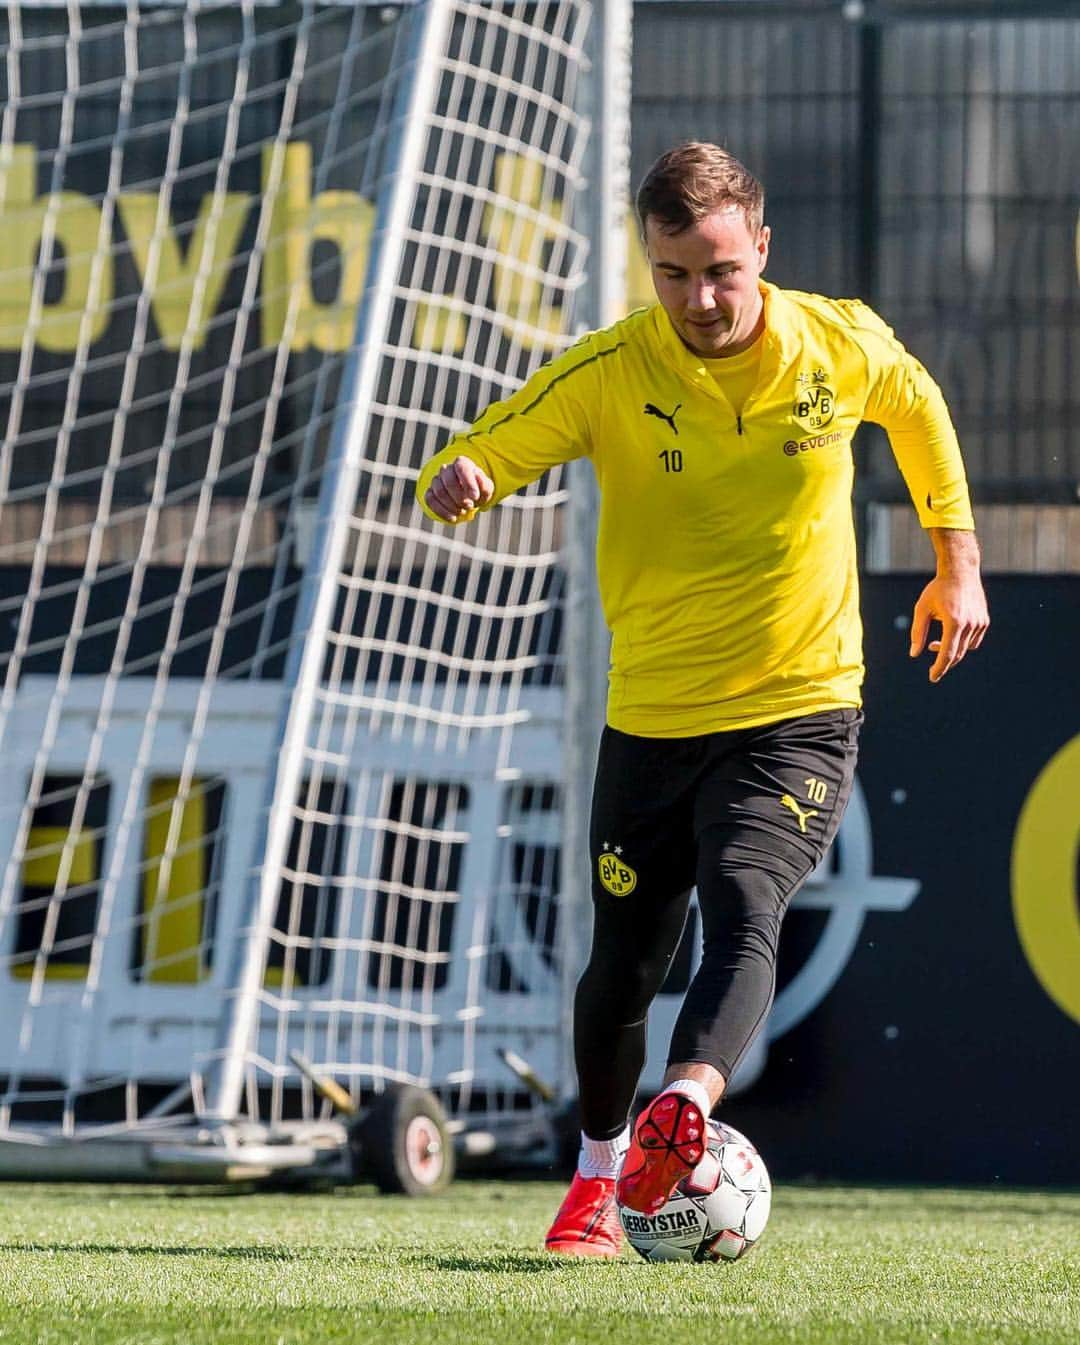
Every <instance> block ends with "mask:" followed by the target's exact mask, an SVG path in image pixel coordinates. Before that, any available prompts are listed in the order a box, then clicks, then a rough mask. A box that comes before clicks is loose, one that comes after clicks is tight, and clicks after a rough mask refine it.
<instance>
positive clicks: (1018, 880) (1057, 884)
mask: <svg viewBox="0 0 1080 1345" xmlns="http://www.w3.org/2000/svg"><path fill="white" fill-rule="evenodd" d="M1078 799H1080V735H1078V736H1077V737H1075V738H1073V739H1072V741H1071V742H1069V743H1066V745H1065V746H1064V747H1063V748H1062V749H1061V750H1060V751H1059V752H1058V753H1056V755H1054V756H1053V757H1051V758H1050V760H1049V762H1048V763H1047V764H1046V766H1045V767H1044V768H1043V770H1042V771H1041V772H1040V773H1039V775H1038V777H1037V778H1036V780H1035V783H1034V784H1033V785H1032V787H1031V792H1030V793H1029V794H1028V796H1027V798H1026V799H1025V800H1024V806H1023V807H1022V808H1021V809H1020V817H1019V820H1018V821H1017V824H1016V834H1015V836H1014V837H1013V850H1012V906H1013V919H1014V920H1015V922H1016V930H1017V933H1018V934H1019V936H1020V946H1021V947H1022V948H1023V950H1024V955H1025V956H1026V957H1027V960H1028V962H1029V963H1030V964H1031V969H1032V971H1033V972H1034V973H1035V976H1036V977H1037V978H1038V981H1039V984H1040V985H1041V986H1042V988H1043V989H1044V990H1045V991H1046V993H1047V994H1048V995H1049V996H1050V998H1051V999H1052V1000H1053V1001H1054V1003H1055V1004H1056V1005H1057V1006H1058V1008H1059V1009H1061V1010H1063V1012H1065V1013H1067V1014H1068V1015H1069V1017H1070V1018H1074V1019H1075V1020H1076V1021H1077V1022H1078V1023H1080V915H1078V914H1077V908H1076V854H1077V847H1078V846H1080V805H1078V804H1077V800H1078Z"/></svg>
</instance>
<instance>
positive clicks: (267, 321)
mask: <svg viewBox="0 0 1080 1345" xmlns="http://www.w3.org/2000/svg"><path fill="white" fill-rule="evenodd" d="M284 154H285V162H284V164H283V166H282V169H281V184H280V187H279V190H278V193H277V197H276V199H275V202H274V214H273V221H272V223H271V226H270V241H269V243H268V245H267V248H266V261H265V264H264V266H263V310H262V312H263V319H262V321H263V326H262V341H263V345H264V346H273V345H277V344H278V342H279V341H280V340H281V338H282V336H283V335H284V332H285V326H286V322H287V320H288V317H289V305H290V303H291V304H292V305H293V309H294V311H293V315H292V316H293V323H294V325H293V331H292V340H291V341H290V349H291V350H307V349H308V347H309V346H314V347H315V349H316V350H323V351H335V350H347V349H348V347H349V346H350V345H351V344H352V340H353V335H354V331H355V327H356V309H357V305H358V304H359V303H360V295H361V293H362V292H363V288H364V275H365V273H366V271H367V261H368V246H369V244H370V241H371V230H372V226H373V223H374V217H375V207H374V206H373V205H372V204H371V202H370V201H367V200H365V199H364V197H362V196H360V195H359V194H358V193H357V192H354V191H324V192H320V193H319V194H318V196H316V197H315V199H314V200H312V197H311V146H310V145H308V144H306V143H305V142H303V141H298V142H297V143H296V144H293V145H287V146H286V147H285V151H284ZM273 155H274V147H273V146H271V145H268V146H267V147H266V148H265V149H264V150H263V166H262V176H263V190H264V191H265V190H266V189H267V187H268V184H270V183H272V181H273ZM317 242H326V243H333V244H334V245H335V246H336V247H337V249H338V252H339V254H340V257H341V284H340V287H339V290H338V294H337V297H336V298H335V299H332V300H331V301H330V302H329V303H319V302H318V301H317V300H316V298H315V295H314V294H313V293H312V289H311V249H312V247H313V246H314V244H315V243H317Z"/></svg>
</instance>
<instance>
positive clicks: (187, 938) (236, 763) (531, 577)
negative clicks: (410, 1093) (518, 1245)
mask: <svg viewBox="0 0 1080 1345" xmlns="http://www.w3.org/2000/svg"><path fill="white" fill-rule="evenodd" d="M613 15H614V16H615V18H614V19H613ZM623 22H624V20H623V17H622V15H621V7H620V6H616V5H613V4H608V3H605V2H604V0H594V2H593V3H589V2H587V0H532V2H530V3H527V2H526V0H495V2H494V3H491V2H490V0H484V2H483V3H471V2H470V0H425V2H424V3H418V4H407V5H403V6H402V5H399V6H371V5H366V4H362V3H352V4H348V3H336V4H315V3H307V4H272V3H271V4H266V3H259V4H256V3H252V0H247V2H246V3H240V4H221V5H217V4H199V3H196V2H195V0H190V2H189V3H188V4H186V5H184V4H158V5H145V6H144V5H139V4H135V3H129V4H128V5H126V6H123V5H117V6H100V5H82V6H80V5H78V4H68V5H66V6H63V5H60V6H56V5H53V6H36V5H11V6H9V7H8V9H7V11H6V15H5V18H4V20H3V23H2V26H0V37H2V41H3V53H2V59H0V82H2V86H3V87H2V100H0V101H2V105H3V112H2V119H0V418H2V421H3V424H4V444H3V458H2V468H0V608H2V609H3V611H2V619H0V663H2V678H0V684H2V700H0V742H2V751H3V761H4V771H3V774H2V776H0V863H2V870H3V877H2V886H0V1139H3V1140H7V1141H9V1142H10V1143H8V1144H6V1145H5V1144H2V1143H0V1167H4V1166H10V1163H8V1164H5V1160H4V1154H5V1153H8V1154H9V1155H11V1154H14V1153H15V1152H16V1150H21V1149H22V1148H25V1147H26V1146H30V1147H31V1148H32V1147H33V1146H37V1148H38V1149H40V1150H46V1151H47V1152H48V1156H47V1157H46V1158H45V1159H43V1160H42V1169H43V1170H44V1169H46V1168H48V1166H49V1164H50V1162H51V1163H52V1164H53V1166H54V1167H55V1165H56V1163H57V1162H59V1161H60V1160H59V1159H57V1157H56V1154H57V1152H58V1150H59V1148H60V1147H62V1145H66V1146H67V1150H78V1149H79V1148H80V1146H81V1147H82V1151H83V1152H84V1153H89V1152H90V1151H91V1147H92V1146H91V1143H90V1142H91V1141H93V1142H99V1141H101V1140H103V1139H106V1138H108V1137H111V1136H120V1135H125V1134H127V1135H130V1134H136V1135H140V1136H145V1135H155V1134H165V1133H166V1132H168V1133H171V1134H175V1133H179V1132H178V1130H177V1128H178V1127H180V1128H181V1129H182V1127H183V1126H184V1125H185V1124H186V1125H191V1124H195V1126H196V1127H197V1128H198V1129H199V1133H202V1134H205V1135H208V1136H210V1137H211V1138H213V1137H214V1135H215V1134H219V1133H220V1129H221V1127H222V1126H225V1127H228V1126H233V1127H236V1126H237V1125H247V1126H249V1127H261V1128H263V1129H264V1130H265V1129H267V1128H269V1130H271V1131H272V1130H273V1129H274V1128H275V1127H277V1128H281V1127H284V1126H287V1124H288V1123H291V1122H296V1123H314V1122H317V1121H318V1120H319V1118H320V1117H324V1116H326V1115H327V1104H325V1103H324V1102H323V1100H322V1098H321V1097H320V1095H319V1094H318V1093H317V1092H316V1091H315V1090H314V1089H313V1087H312V1085H311V1082H310V1080H309V1079H308V1078H307V1077H306V1076H305V1075H304V1074H302V1073H300V1071H299V1070H298V1068H297V1066H296V1063H295V1054H296V1053H300V1054H301V1055H302V1056H303V1057H306V1059H307V1060H309V1061H310V1062H312V1064H313V1065H314V1067H315V1068H316V1070H317V1071H318V1072H320V1073H321V1074H323V1075H325V1076H326V1077H332V1078H333V1079H335V1080H337V1081H338V1083H340V1084H342V1085H343V1086H344V1087H346V1088H347V1089H348V1090H349V1091H350V1093H351V1094H352V1096H353V1098H354V1099H355V1100H357V1101H361V1102H362V1101H364V1100H365V1099H366V1098H370V1097H371V1096H372V1095H373V1094H375V1093H378V1092H379V1091H381V1090H382V1089H384V1088H385V1087H386V1086H387V1085H388V1084H389V1083H391V1082H395V1081H396V1082H401V1081H408V1082H419V1083H424V1084H430V1085H431V1086H432V1087H433V1088H435V1089H436V1091H437V1092H438V1093H439V1094H440V1095H441V1097H442V1099H443V1101H444V1103H445V1104H446V1105H447V1107H448V1109H449V1111H450V1113H451V1115H452V1116H453V1117H454V1118H455V1121H456V1123H457V1125H458V1127H459V1128H463V1129H466V1130H470V1129H476V1130H483V1131H486V1132H488V1133H493V1132H496V1131H498V1129H499V1127H500V1126H501V1127H503V1129H504V1130H506V1131H507V1133H510V1132H512V1133H513V1135H514V1136H515V1137H516V1139H515V1141H514V1142H515V1143H517V1144H518V1145H519V1146H525V1147H528V1145H530V1144H536V1145H543V1144H544V1143H545V1142H546V1139H545V1134H546V1132H544V1131H543V1128H542V1127H541V1126H540V1125H539V1122H538V1118H537V1115H536V1112H535V1105H534V1098H533V1095H532V1094H530V1093H529V1092H528V1091H527V1090H526V1089H524V1087H523V1085H522V1084H521V1082H520V1080H519V1079H518V1078H517V1077H516V1075H515V1074H514V1073H513V1072H512V1071H511V1070H510V1069H508V1068H507V1066H506V1064H505V1062H504V1059H503V1056H502V1054H501V1053H502V1052H503V1051H505V1050H506V1049H508V1048H509V1049H510V1050H512V1051H514V1052H516V1053H518V1054H520V1055H521V1056H523V1057H525V1058H526V1059H527V1060H528V1061H529V1063H530V1064H532V1065H533V1066H534V1068H535V1069H536V1072H537V1073H538V1074H539V1075H541V1076H542V1077H545V1078H549V1079H554V1078H556V1077H557V1076H560V1075H562V1074H564V1073H565V1063H564V1061H563V1059H562V1057H561V1055H560V1051H561V1049H562V1047H561V1045H560V1043H561V1040H562V1037H563V1033H562V1023H561V1014H562V1006H563V1004H564V1002H565V993H564V992H565V980H566V978H565V976H564V975H562V974H561V971H560V956H559V945H560V941H565V940H566V938H567V934H566V930H565V928H564V929H563V930H562V931H560V930H559V928H558V922H557V915H558V910H559V889H560V884H559V880H558V870H559V852H560V840H561V835H562V830H563V813H564V807H563V793H564V780H565V766H566V763H565V761H564V746H563V735H562V723H563V718H564V715H565V700H566V696H565V682H566V678H565V672H566V668H565V659H564V655H563V649H564V647H565V639H564V634H565V633H564V629H563V627H564V624H565V623H564V616H565V610H566V603H565V592H566V567H565V565H564V564H563V563H562V557H563V554H564V553H563V550H562V548H563V546H564V534H565V532H566V531H567V529H566V527H565V524H564V516H565V514H566V512H567V511H566V509H565V502H566V498H567V490H566V482H565V481H564V479H563V477H562V476H561V475H560V474H559V473H552V474H551V475H550V476H549V477H548V478H546V479H545V480H543V481H541V482H539V483H537V484H536V486H534V487H533V488H531V489H530V490H528V491H527V492H525V493H523V494H522V495H521V496H520V497H517V498H515V499H514V500H513V501H511V502H509V503H508V504H507V505H505V506H504V507H502V508H501V509H499V510H498V511H495V512H493V513H492V514H490V515H486V516H484V517H483V518H482V519H481V520H480V521H479V522H478V524H477V525H476V526H474V527H473V528H471V529H470V530H468V531H463V532H460V533H458V532H452V531H451V530H447V529H439V528H435V527H434V526H430V525H429V524H428V523H427V521H426V520H425V519H424V518H423V517H422V516H421V514H420V512H419V510H418V509H417V508H416V506H415V504H414V501H413V484H414V480H415V476H416V472H417V469H418V467H419V465H420V463H421V462H422V461H423V460H424V459H425V458H426V457H427V456H428V455H429V454H430V453H432V452H433V451H434V450H435V449H436V448H437V447H439V446H440V445H441V443H442V442H444V441H445V439H446V437H447V436H448V435H449V434H450V433H451V431H453V430H454V429H456V428H458V427H459V426H461V425H462V424H463V423H466V422H468V421H469V420H470V419H471V418H472V417H473V416H474V415H475V414H477V413H478V412H479V410H480V409H482V407H483V406H484V405H486V404H487V403H488V402H489V401H491V400H492V399H494V398H496V397H500V396H503V395H505V394H507V393H508V392H509V391H510V390H512V389H513V388H514V387H516V386H517V385H518V384H519V383H520V381H521V380H522V379H523V378H524V377H525V376H526V375H527V374H528V373H529V372H530V371H531V370H532V369H533V368H535V367H536V365H537V364H538V363H540V362H541V361H542V360H544V359H545V358H549V357H550V356H551V355H552V354H553V353H555V352H556V351H557V350H559V349H561V348H562V347H563V346H564V345H565V344H566V343H567V342H568V340H569V339H571V337H572V336H573V334H574V332H575V330H578V329H580V327H581V326H582V325H583V323H585V322H591V323H594V322H595V321H596V320H597V317H598V316H599V317H601V318H603V317H605V316H607V315H606V314H604V313H603V312H602V310H601V308H600V307H598V303H599V301H598V299H597V296H596V290H595V287H593V286H591V285H590V284H589V283H587V280H588V277H589V275H590V273H589V271H588V267H589V264H590V260H589V259H590V247H591V249H592V256H593V257H595V256H596V255H597V251H598V249H599V251H600V252H601V253H602V251H603V248H604V246H606V244H607V243H608V242H609V241H610V237H611V220H612V216H611V210H612V205H611V202H612V200H613V199H614V198H613V195H612V193H613V191H616V190H617V189H618V186H619V182H618V179H619V175H620V172H621V168H620V164H619V155H620V154H621V153H623V152H624V149H625V134H626V132H625V126H619V125H618V124H615V125H612V126H610V127H609V126H608V125H607V112H606V109H607V108H608V107H609V106H612V105H617V103H618V97H617V96H616V97H614V98H613V99H612V98H610V97H609V96H608V94H606V93H605V92H604V89H605V81H606V82H607V84H606V87H607V88H608V90H609V91H610V90H611V89H612V88H614V89H615V91H616V95H617V94H618V88H617V85H618V80H619V78H620V73H619V69H618V68H617V66H618V62H620V61H621V62H623V63H625V34H624V33H622V34H621V35H619V36H618V37H617V40H615V41H614V43H612V40H611V28H612V25H613V24H615V26H618V25H619V24H622V23H623ZM605 32H607V35H606V36H605ZM613 71H614V74H613ZM613 81H614V82H613ZM607 136H613V137H615V141H614V142H612V141H608V140H607V139H605V137H607ZM620 137H621V141H620V139H619V138H620ZM612 143H614V144H615V145H616V150H615V153H614V168H612V167H611V163H612V149H611V145H612ZM620 144H621V145H622V146H623V148H622V149H619V145H620ZM612 184H614V187H613V186H612ZM215 1123H217V1129H215ZM11 1162H13V1163H23V1162H25V1159H24V1158H23V1157H20V1158H18V1159H17V1160H16V1159H11Z"/></svg>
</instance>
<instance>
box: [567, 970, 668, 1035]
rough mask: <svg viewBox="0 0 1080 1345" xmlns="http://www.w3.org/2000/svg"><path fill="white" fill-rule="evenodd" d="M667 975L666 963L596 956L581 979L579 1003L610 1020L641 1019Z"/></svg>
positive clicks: (594, 1014)
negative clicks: (598, 957) (614, 959)
mask: <svg viewBox="0 0 1080 1345" xmlns="http://www.w3.org/2000/svg"><path fill="white" fill-rule="evenodd" d="M666 974H667V962H666V961H661V960H659V959H644V960H640V961H636V962H630V961H627V960H622V961H619V962H614V961H612V960H611V959H603V960H600V959H597V960H595V961H592V962H590V963H589V965H588V966H587V967H586V968H585V971H584V973H583V974H582V977H581V980H580V981H579V982H578V990H577V1004H578V1007H579V1010H581V1009H583V1010H584V1011H585V1012H586V1013H588V1014H589V1016H590V1017H593V1018H595V1019H602V1020H604V1021H605V1022H608V1023H618V1024H629V1023H637V1022H640V1021H641V1019H642V1018H644V1016H645V1014H646V1013H647V1012H648V1009H649V1005H650V1004H651V1003H652V1001H653V999H654V998H655V997H656V993H657V991H658V990H659V989H660V986H661V985H662V984H663V981H664V977H665V975H666Z"/></svg>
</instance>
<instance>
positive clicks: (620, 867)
mask: <svg viewBox="0 0 1080 1345" xmlns="http://www.w3.org/2000/svg"><path fill="white" fill-rule="evenodd" d="M599 868H600V881H601V882H602V883H603V885H604V887H605V888H606V889H607V890H608V891H609V892H610V893H611V895H612V896H613V897H625V896H628V895H629V894H630V893H631V892H633V890H634V888H635V887H637V874H636V873H635V872H634V870H633V869H632V868H631V867H630V865H629V864H626V863H624V862H623V860H622V859H620V858H619V856H618V855H612V854H603V855H601V856H600V865H599Z"/></svg>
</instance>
